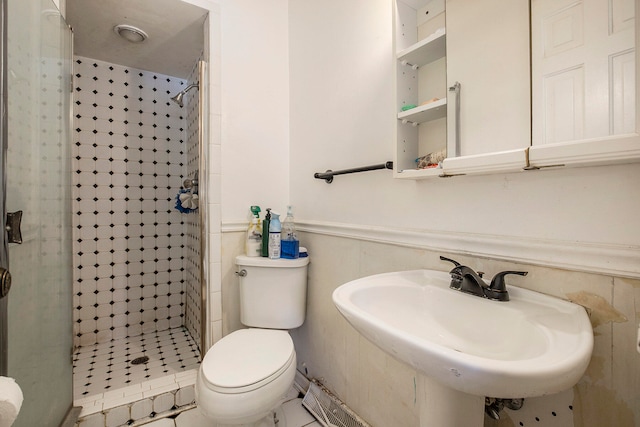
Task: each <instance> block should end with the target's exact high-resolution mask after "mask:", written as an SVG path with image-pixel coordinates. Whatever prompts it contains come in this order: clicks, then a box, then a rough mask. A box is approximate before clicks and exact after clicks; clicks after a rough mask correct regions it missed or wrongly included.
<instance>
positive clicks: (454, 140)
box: [447, 82, 461, 157]
mask: <svg viewBox="0 0 640 427" xmlns="http://www.w3.org/2000/svg"><path fill="white" fill-rule="evenodd" d="M460 88H461V85H460V82H455V83H454V84H453V86H451V87H450V88H449V92H453V93H454V94H455V96H454V98H453V99H454V102H453V104H454V105H453V110H454V114H453V117H451V122H449V123H451V124H450V125H447V128H448V129H447V130H448V131H449V132H450V135H453V136H452V137H451V138H448V141H447V157H458V156H459V155H460Z"/></svg>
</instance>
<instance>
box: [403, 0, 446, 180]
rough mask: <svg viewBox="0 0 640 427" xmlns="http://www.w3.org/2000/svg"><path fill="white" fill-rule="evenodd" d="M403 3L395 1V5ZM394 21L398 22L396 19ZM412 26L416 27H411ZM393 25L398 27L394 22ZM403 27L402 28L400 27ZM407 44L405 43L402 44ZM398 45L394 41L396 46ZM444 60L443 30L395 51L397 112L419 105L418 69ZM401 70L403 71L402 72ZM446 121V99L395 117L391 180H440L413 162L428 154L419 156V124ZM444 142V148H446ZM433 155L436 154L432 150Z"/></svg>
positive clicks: (437, 169) (435, 172)
mask: <svg viewBox="0 0 640 427" xmlns="http://www.w3.org/2000/svg"><path fill="white" fill-rule="evenodd" d="M400 2H402V0H397V3H400ZM396 19H401V17H400V16H397V17H396ZM414 24H415V23H414ZM396 25H400V24H399V23H398V22H397V21H396ZM403 26H404V25H403ZM405 41H406V40H405ZM397 44H398V42H397V41H396V45H397ZM445 57H446V30H445V28H439V29H438V30H436V31H435V32H433V33H432V34H430V35H429V36H427V37H425V38H424V39H422V40H419V41H418V42H416V43H413V44H412V45H410V46H409V47H407V48H405V49H399V50H397V54H396V62H397V65H396V67H397V75H396V87H397V89H396V92H397V94H398V95H397V99H398V102H397V104H398V105H397V107H398V111H399V110H400V107H401V106H402V105H403V104H420V102H416V101H417V100H416V99H415V98H411V97H415V96H417V93H418V90H417V88H416V87H413V86H412V85H414V84H415V82H418V85H419V84H420V83H419V81H420V78H419V76H418V71H417V70H418V69H419V68H420V67H423V66H424V65H427V64H430V63H432V62H434V61H437V60H439V59H442V58H445ZM401 70H403V71H401ZM446 117H447V99H446V96H445V97H443V98H442V99H439V100H437V101H434V102H431V103H429V104H426V105H419V106H418V107H415V108H412V109H410V110H407V111H400V112H399V113H397V123H396V128H397V137H396V153H397V155H396V159H395V160H396V161H395V162H394V165H395V169H394V178H405V179H422V178H429V177H434V176H443V175H444V172H443V170H442V168H441V167H434V168H429V169H416V168H415V166H414V165H415V159H416V158H418V157H420V156H421V155H424V154H427V153H419V148H418V145H419V144H418V139H419V137H418V130H417V128H418V127H419V125H420V124H423V123H427V122H431V121H434V120H439V119H443V118H446ZM446 143H447V142H446V140H445V141H443V146H445V145H446ZM434 151H435V150H434Z"/></svg>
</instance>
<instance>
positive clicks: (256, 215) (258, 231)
mask: <svg viewBox="0 0 640 427" xmlns="http://www.w3.org/2000/svg"><path fill="white" fill-rule="evenodd" d="M251 215H252V218H251V222H250V223H249V228H248V229H247V241H246V248H245V252H246V253H247V256H260V249H261V246H262V225H261V224H260V206H251Z"/></svg>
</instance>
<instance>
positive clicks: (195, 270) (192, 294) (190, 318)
mask: <svg viewBox="0 0 640 427" xmlns="http://www.w3.org/2000/svg"><path fill="white" fill-rule="evenodd" d="M199 79H200V76H199V72H198V63H197V62H196V64H195V67H194V68H193V71H192V72H191V75H190V76H189V80H188V82H189V83H195V82H198V81H199ZM199 96H200V92H199V91H198V90H195V89H194V90H191V91H190V92H188V93H187V94H186V95H185V98H184V110H185V111H186V170H187V172H186V174H187V176H188V177H189V178H195V177H198V179H199V180H200V182H202V179H200V176H199V175H200V147H199V145H200V144H199V139H200V129H199V128H200V120H199V119H200V102H199ZM199 197H200V203H201V204H203V203H206V200H207V199H206V195H203V194H199ZM184 222H185V236H184V244H185V250H184V255H185V262H184V265H185V296H186V301H185V318H184V325H185V327H186V328H187V329H188V330H189V332H190V333H191V336H192V337H193V339H194V340H195V341H196V343H198V345H200V339H201V332H200V329H201V318H202V316H201V314H202V312H201V307H202V304H201V301H202V297H201V290H202V289H201V279H200V232H201V226H200V215H199V213H191V214H188V215H184Z"/></svg>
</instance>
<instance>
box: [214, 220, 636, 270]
mask: <svg viewBox="0 0 640 427" xmlns="http://www.w3.org/2000/svg"><path fill="white" fill-rule="evenodd" d="M247 226H248V225H247V222H246V221H245V222H242V221H234V222H227V223H223V225H222V232H223V233H224V232H236V231H244V230H246V228H247ZM296 227H297V229H298V230H299V231H302V232H306V233H313V234H320V235H327V236H336V237H343V238H348V239H357V240H363V241H368V242H376V243H385V244H390V245H396V246H403V247H409V248H417V249H427V250H432V251H442V252H447V253H454V254H456V253H457V254H464V255H469V256H476V257H480V258H490V259H499V260H505V261H512V262H517V263H523V264H532V265H541V266H546V267H554V268H561V269H565V270H572V271H583V272H587V273H596V274H606V275H611V276H616V277H629V278H634V279H638V278H640V246H633V245H605V244H597V243H585V242H567V241H560V240H550V239H533V238H526V237H518V236H499V235H491V234H474V233H462V232H441V231H431V230H419V229H402V228H393V227H380V226H365V225H358V224H343V223H334V222H328V221H312V220H297V221H296Z"/></svg>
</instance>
